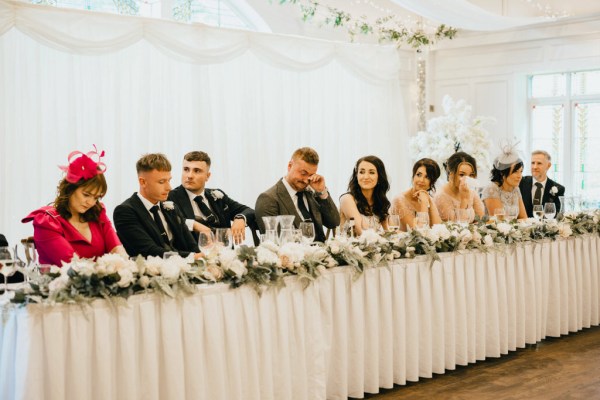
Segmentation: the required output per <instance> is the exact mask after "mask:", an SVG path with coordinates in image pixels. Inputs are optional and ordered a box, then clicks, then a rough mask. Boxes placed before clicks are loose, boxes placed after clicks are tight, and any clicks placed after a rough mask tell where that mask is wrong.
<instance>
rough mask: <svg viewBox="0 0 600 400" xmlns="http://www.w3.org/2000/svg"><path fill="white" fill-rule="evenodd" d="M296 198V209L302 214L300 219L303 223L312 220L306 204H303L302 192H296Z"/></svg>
mask: <svg viewBox="0 0 600 400" xmlns="http://www.w3.org/2000/svg"><path fill="white" fill-rule="evenodd" d="M296 196H298V209H299V210H300V213H301V214H302V219H303V220H304V221H307V220H310V219H312V217H311V216H310V212H309V211H308V209H307V208H306V204H304V192H296Z"/></svg>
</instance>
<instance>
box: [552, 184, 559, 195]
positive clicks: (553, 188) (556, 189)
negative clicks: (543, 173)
mask: <svg viewBox="0 0 600 400" xmlns="http://www.w3.org/2000/svg"><path fill="white" fill-rule="evenodd" d="M557 193H558V188H557V187H556V186H552V188H550V194H551V195H552V196H556V194H557Z"/></svg>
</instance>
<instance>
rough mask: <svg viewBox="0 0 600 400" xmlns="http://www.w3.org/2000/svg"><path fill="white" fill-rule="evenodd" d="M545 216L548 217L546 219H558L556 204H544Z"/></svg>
mask: <svg viewBox="0 0 600 400" xmlns="http://www.w3.org/2000/svg"><path fill="white" fill-rule="evenodd" d="M544 216H545V217H546V219H554V217H556V204H554V203H546V204H544Z"/></svg>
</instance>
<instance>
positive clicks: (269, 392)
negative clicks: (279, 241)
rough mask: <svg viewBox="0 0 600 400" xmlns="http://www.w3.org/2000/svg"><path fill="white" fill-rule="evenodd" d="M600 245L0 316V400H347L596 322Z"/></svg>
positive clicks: (514, 250) (515, 250) (544, 247)
mask: <svg viewBox="0 0 600 400" xmlns="http://www.w3.org/2000/svg"><path fill="white" fill-rule="evenodd" d="M599 253H600V239H599V238H598V237H597V236H584V237H579V238H571V239H562V240H556V241H545V242H542V243H529V244H525V245H520V246H516V247H506V248H504V249H503V250H500V251H489V252H485V253H484V252H479V251H468V252H463V253H448V254H442V255H441V262H435V263H434V264H433V266H432V267H431V266H430V261H429V260H428V259H426V258H424V257H420V258H417V259H412V260H399V261H396V262H394V263H391V264H389V265H388V266H382V267H377V268H370V269H367V270H366V271H365V273H364V274H362V275H360V276H356V275H354V274H353V273H352V269H351V268H348V267H338V268H334V269H331V270H328V271H327V272H326V273H325V275H324V276H322V277H321V278H319V279H318V280H317V281H316V282H315V283H313V284H311V285H309V286H308V287H306V288H304V286H303V284H302V282H299V281H298V279H297V278H295V277H290V278H287V279H286V283H287V286H286V287H285V288H283V289H281V290H274V289H272V290H268V291H266V292H265V293H263V295H262V296H260V297H259V296H258V295H257V293H256V292H255V291H254V290H253V289H251V288H248V287H242V288H238V289H230V288H229V287H228V286H226V285H224V284H216V285H199V287H198V289H199V290H198V293H196V294H194V295H192V296H189V297H183V298H178V299H170V298H166V297H164V296H159V295H156V294H142V295H136V296H133V297H132V298H130V299H129V300H128V305H115V304H110V303H109V302H107V301H104V300H98V301H95V302H94V303H93V305H92V307H90V308H82V307H79V306H76V305H75V306H74V305H68V306H67V305H56V306H40V305H30V306H27V307H24V308H19V309H14V310H5V311H4V312H3V315H2V321H3V322H2V328H1V329H0V398H2V399H184V398H185V399H211V400H212V399H261V400H264V399H309V400H313V399H325V398H327V399H346V398H347V397H349V396H350V397H362V396H363V394H364V393H365V392H368V393H375V392H378V390H379V388H390V387H392V386H393V384H394V383H395V384H401V385H402V384H405V383H406V382H408V381H417V380H419V378H422V377H431V376H432V374H433V373H444V371H445V370H452V369H454V368H455V367H456V365H467V364H469V363H474V362H477V361H479V360H483V359H485V358H487V357H499V356H501V355H503V354H507V353H508V352H509V351H513V350H516V349H517V348H522V347H524V346H525V345H526V344H528V343H536V342H538V341H540V340H542V339H544V338H545V337H546V336H560V335H565V334H568V333H570V332H576V331H578V330H581V329H582V328H586V327H590V326H593V325H598V324H599V321H600V272H599V270H600V262H599V261H600V260H599V258H598V255H599Z"/></svg>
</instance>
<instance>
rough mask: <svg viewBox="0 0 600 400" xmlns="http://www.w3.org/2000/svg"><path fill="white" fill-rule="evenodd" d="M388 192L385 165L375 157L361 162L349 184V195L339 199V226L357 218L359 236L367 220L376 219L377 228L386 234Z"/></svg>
mask: <svg viewBox="0 0 600 400" xmlns="http://www.w3.org/2000/svg"><path fill="white" fill-rule="evenodd" d="M389 190H390V184H389V182H388V179H387V173H386V172H385V166H384V165H383V161H381V160H380V159H379V158H378V157H375V156H366V157H362V158H360V159H358V161H357V162H356V165H355V166H354V170H353V171H352V176H351V177H350V182H349V183H348V192H347V193H345V194H343V195H342V196H340V226H343V225H344V222H346V221H348V220H349V219H350V218H354V230H355V233H356V234H357V235H360V234H361V233H362V231H363V228H365V225H364V222H365V221H364V220H365V217H375V219H376V220H377V222H378V225H380V226H381V227H382V228H383V229H384V230H387V216H388V212H389V209H390V201H389V200H388V198H387V197H386V193H387V192H388V191H389Z"/></svg>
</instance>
